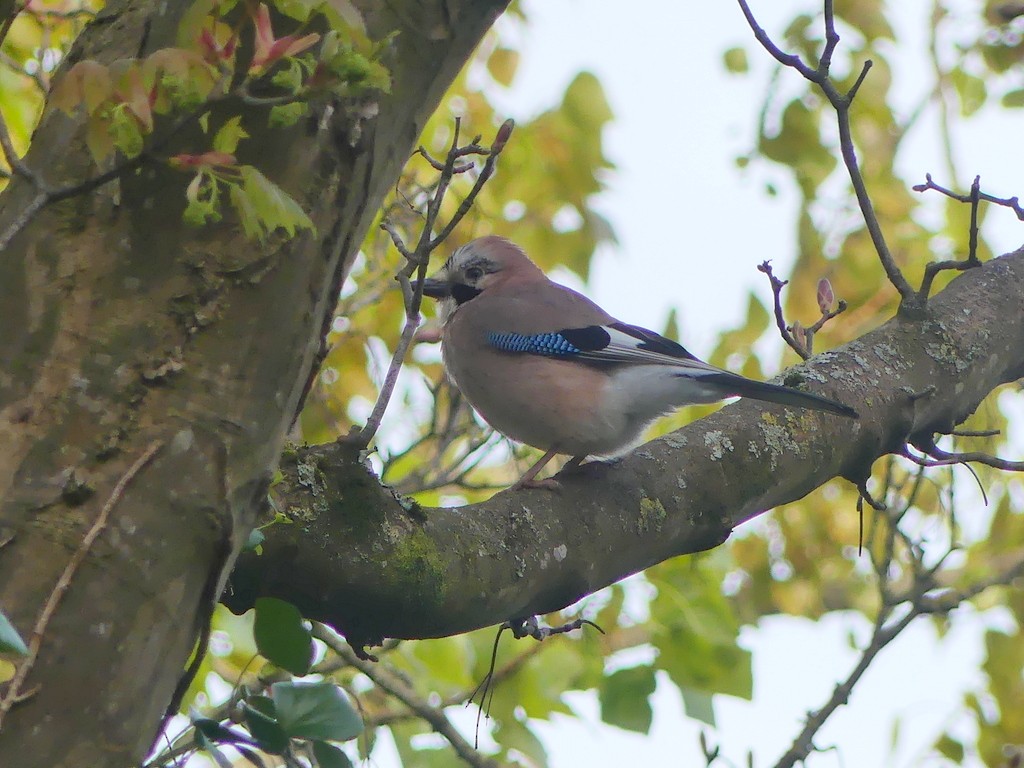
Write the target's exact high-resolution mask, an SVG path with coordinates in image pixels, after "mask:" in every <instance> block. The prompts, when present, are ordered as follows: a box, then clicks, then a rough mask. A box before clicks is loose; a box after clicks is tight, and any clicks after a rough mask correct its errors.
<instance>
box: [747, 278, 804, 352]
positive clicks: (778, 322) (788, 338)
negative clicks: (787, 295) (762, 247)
mask: <svg viewBox="0 0 1024 768" xmlns="http://www.w3.org/2000/svg"><path fill="white" fill-rule="evenodd" d="M757 271H758V272H763V273H764V274H766V275H767V276H768V280H769V281H770V282H771V285H772V295H773V296H774V303H775V327H776V328H778V329H779V334H780V335H781V336H782V340H783V341H785V342H786V343H787V344H788V345H789V346H790V348H791V349H792V350H793V351H794V352H796V353H797V354H798V355H800V358H801V359H802V360H806V359H807V358H809V357H810V356H811V355H810V353H808V352H807V350H806V349H805V348H804V345H803V344H800V343H799V342H797V340H796V338H794V336H793V334H792V333H790V331H789V328H788V327H787V326H786V317H785V315H784V314H783V312H782V289H783V287H785V286H786V285H787V284H788V283H789V281H788V280H780V279H779V278H777V277H776V276H775V273H774V272H772V265H771V262H769V261H762V262H761V263H760V264H759V265H758V266H757Z"/></svg>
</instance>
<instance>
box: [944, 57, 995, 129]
mask: <svg viewBox="0 0 1024 768" xmlns="http://www.w3.org/2000/svg"><path fill="white" fill-rule="evenodd" d="M949 74H950V78H951V79H952V81H953V87H955V88H956V94H957V96H958V97H959V98H960V112H961V113H962V114H963V116H964V117H970V116H971V115H973V114H974V113H975V112H977V111H978V110H979V109H981V108H982V107H983V106H985V99H986V98H987V97H988V89H987V88H986V87H985V81H984V80H982V79H981V78H980V77H975V76H974V75H972V74H969V73H968V72H965V71H964V70H963V69H961V68H960V67H957V68H956V69H954V70H953V71H952V72H950V73H949Z"/></svg>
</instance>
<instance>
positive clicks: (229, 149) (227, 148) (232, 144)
mask: <svg viewBox="0 0 1024 768" xmlns="http://www.w3.org/2000/svg"><path fill="white" fill-rule="evenodd" d="M247 138H249V134H248V133H246V132H245V129H244V128H243V127H242V117H241V115H236V116H235V117H232V118H231V119H230V120H228V121H227V122H226V123H224V125H222V126H221V127H220V130H219V131H217V135H216V136H214V137H213V149H214V151H215V152H225V153H227V154H229V155H233V154H235V150H236V149H238V142H239V141H241V140H242V139H247Z"/></svg>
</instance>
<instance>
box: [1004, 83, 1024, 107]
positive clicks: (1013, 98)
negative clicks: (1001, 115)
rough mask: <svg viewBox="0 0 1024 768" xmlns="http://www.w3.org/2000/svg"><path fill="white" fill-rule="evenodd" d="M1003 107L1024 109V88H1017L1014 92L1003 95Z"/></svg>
mask: <svg viewBox="0 0 1024 768" xmlns="http://www.w3.org/2000/svg"><path fill="white" fill-rule="evenodd" d="M1000 101H1001V103H1002V105H1003V106H1004V107H1006V108H1007V109H1016V108H1018V107H1024V88H1017V89H1016V90H1013V91H1007V92H1006V93H1004V94H1003V98H1002V99H1001V100H1000Z"/></svg>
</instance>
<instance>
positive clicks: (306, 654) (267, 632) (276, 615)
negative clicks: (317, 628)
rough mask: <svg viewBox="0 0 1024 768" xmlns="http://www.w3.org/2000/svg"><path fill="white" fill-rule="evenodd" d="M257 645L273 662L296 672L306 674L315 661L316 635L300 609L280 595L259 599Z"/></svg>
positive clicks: (255, 630)
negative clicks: (303, 617) (314, 646)
mask: <svg viewBox="0 0 1024 768" xmlns="http://www.w3.org/2000/svg"><path fill="white" fill-rule="evenodd" d="M253 636H254V637H255V638H256V647H257V648H258V649H259V651H260V653H261V654H263V655H264V656H266V657H267V658H268V659H269V660H270V661H271V662H272V663H274V664H276V665H277V666H279V667H281V668H282V669H286V670H288V671H289V672H291V673H292V674H293V675H305V674H306V673H308V672H309V665H310V664H312V662H313V638H312V636H311V635H310V634H309V630H308V629H306V627H305V625H304V624H303V621H302V614H301V613H299V609H298V608H296V607H295V606H294V605H292V604H291V603H288V602H285V601H284V600H278V599H277V598H276V597H261V598H259V599H258V600H257V601H256V624H255V626H254V627H253Z"/></svg>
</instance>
